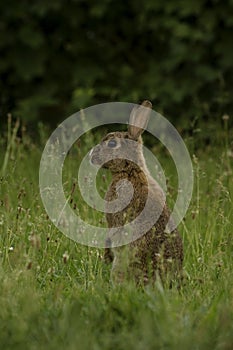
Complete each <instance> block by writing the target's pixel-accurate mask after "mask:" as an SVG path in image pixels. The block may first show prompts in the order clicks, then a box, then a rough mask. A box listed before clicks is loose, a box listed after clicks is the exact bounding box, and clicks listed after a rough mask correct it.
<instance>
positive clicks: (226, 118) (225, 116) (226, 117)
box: [222, 114, 230, 120]
mask: <svg viewBox="0 0 233 350" xmlns="http://www.w3.org/2000/svg"><path fill="white" fill-rule="evenodd" d="M229 118H230V117H229V115H228V114H224V115H223V116H222V120H229Z"/></svg>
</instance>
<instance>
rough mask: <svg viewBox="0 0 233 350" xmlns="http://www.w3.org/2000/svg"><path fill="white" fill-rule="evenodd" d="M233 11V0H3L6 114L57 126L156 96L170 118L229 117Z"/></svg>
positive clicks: (0, 60) (0, 30) (0, 104)
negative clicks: (80, 114)
mask: <svg viewBox="0 0 233 350" xmlns="http://www.w3.org/2000/svg"><path fill="white" fill-rule="evenodd" d="M232 10H233V2H232V0H226V1H224V2H222V1H218V0H197V1H195V2H194V1H183V0H171V1H166V2H164V1H154V0H147V1H146V2H145V3H143V4H141V3H140V2H137V1H132V0H128V1H126V2H125V1H124V2H123V1H113V0H101V1H96V0H95V1H92V0H70V1H68V2H67V1H65V0H59V1H57V0H56V1H50V2H48V1H44V0H39V1H34V2H31V1H28V0H22V1H15V0H9V1H7V2H5V1H1V3H0V14H1V15H0V16H1V21H0V22H1V24H0V38H1V40H0V50H1V55H0V75H1V79H0V91H1V92H0V113H1V115H2V116H4V115H6V113H9V112H10V113H13V115H14V116H16V117H18V116H20V117H21V118H22V119H24V120H27V121H33V120H39V119H40V120H41V119H43V120H44V121H45V120H46V121H47V122H50V123H54V122H57V121H58V120H59V121H60V120H62V119H63V118H64V116H67V115H69V114H70V113H71V112H74V111H75V112H76V111H77V110H79V109H80V108H85V107H87V106H90V105H93V104H96V103H102V102H109V101H127V102H135V103H137V102H139V101H140V100H142V99H144V98H148V99H150V100H152V101H153V103H154V105H155V106H156V110H157V111H158V112H161V113H162V114H165V115H169V116H170V117H171V118H179V117H183V118H184V119H189V120H191V119H193V118H194V117H199V118H209V119H211V120H213V119H214V118H216V117H218V116H219V115H223V114H225V113H228V114H229V113H230V111H231V110H232V99H231V96H232V86H233V81H232V74H231V72H232V62H233V49H232V26H233V20H232V16H230V13H232ZM34 125H36V124H34Z"/></svg>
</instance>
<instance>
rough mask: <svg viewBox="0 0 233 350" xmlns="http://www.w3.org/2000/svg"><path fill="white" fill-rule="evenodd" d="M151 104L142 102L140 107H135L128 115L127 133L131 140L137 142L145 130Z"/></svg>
mask: <svg viewBox="0 0 233 350" xmlns="http://www.w3.org/2000/svg"><path fill="white" fill-rule="evenodd" d="M151 108H152V103H151V102H150V101H147V100H145V101H143V102H142V104H141V105H140V106H135V107H134V108H133V110H132V112H131V113H130V117H129V126H128V133H129V135H130V136H131V137H132V139H134V140H137V139H138V138H139V136H140V135H141V134H142V133H143V131H144V130H145V129H146V127H147V124H148V122H149V118H150V112H151Z"/></svg>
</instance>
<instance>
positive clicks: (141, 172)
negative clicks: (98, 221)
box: [91, 102, 183, 283]
mask: <svg viewBox="0 0 233 350" xmlns="http://www.w3.org/2000/svg"><path fill="white" fill-rule="evenodd" d="M148 104H149V102H146V103H145V102H144V105H143V106H145V107H150V104H149V105H148ZM147 110H148V108H146V110H145V111H144V109H142V110H140V107H139V109H134V110H133V111H132V113H131V116H130V122H131V123H134V124H135V123H136V124H137V126H135V125H134V126H133V125H129V128H128V132H115V133H110V134H108V135H107V136H105V137H104V138H103V139H102V141H101V143H100V144H99V145H97V146H96V147H95V148H94V149H93V151H92V154H91V161H92V163H93V164H99V163H101V162H103V161H105V160H106V163H105V164H104V165H103V167H104V168H108V169H110V171H111V173H112V175H113V177H112V182H111V184H110V186H109V188H108V191H107V193H106V196H105V199H106V201H108V202H109V203H110V202H111V201H113V200H114V199H116V198H117V184H118V183H119V181H120V180H128V181H130V182H131V184H132V185H133V188H134V193H133V198H132V200H131V201H130V203H129V204H128V205H127V206H126V207H125V208H124V209H123V210H122V211H120V212H117V213H107V214H106V219H107V222H108V227H109V228H113V227H117V226H123V225H125V224H126V223H128V222H131V221H132V220H133V219H135V218H136V217H138V215H139V214H140V213H141V211H142V210H143V208H144V206H145V203H146V201H147V197H148V183H149V184H150V186H151V187H152V189H153V191H152V193H151V195H150V197H149V200H150V201H151V203H152V206H151V207H152V208H153V211H151V216H152V217H153V215H155V214H156V212H157V213H158V211H159V213H160V216H159V219H158V220H157V222H156V223H155V225H154V226H153V227H152V228H151V229H150V230H149V231H148V232H147V233H146V234H144V235H142V236H141V237H140V238H138V239H137V240H135V241H133V242H131V243H129V244H128V245H126V246H120V247H115V248H112V249H111V248H106V250H105V260H106V261H110V262H111V261H112V262H113V266H112V273H111V276H112V279H113V280H114V281H115V282H121V281H123V280H125V279H128V278H132V277H133V278H134V279H135V280H136V282H138V283H140V282H142V283H147V282H148V281H149V280H155V278H156V276H157V275H159V276H160V277H161V279H162V280H164V279H166V278H167V277H168V278H169V279H170V280H172V279H173V278H174V277H175V276H179V275H181V270H182V262H183V246H182V240H181V238H180V235H179V233H178V231H177V229H175V230H174V231H173V232H171V233H166V232H165V227H166V225H167V222H168V219H169V215H170V213H169V209H168V208H167V205H166V203H165V202H164V199H165V195H164V193H163V191H162V189H161V187H160V186H159V184H158V183H157V182H156V181H155V179H153V178H152V176H151V175H150V174H149V171H148V169H147V167H146V164H145V160H144V156H143V152H142V139H141V136H140V134H141V133H142V132H143V130H144V128H145V127H146V124H147V122H148V119H149V116H148V114H149V113H148V111H147ZM142 111H143V113H142ZM110 139H114V140H117V147H116V148H111V149H110V150H109V147H108V146H107V142H108V141H109V140H110ZM130 139H133V140H136V141H137V146H136V147H135V144H134V145H132V143H131V144H130V143H129V142H128V141H127V140H130ZM119 150H120V151H121V156H122V155H124V154H125V155H128V154H130V155H131V157H132V159H133V160H134V159H135V161H137V163H138V164H139V166H138V165H137V164H135V163H134V162H132V161H129V160H127V159H124V157H122V159H114V160H108V156H109V155H110V153H111V154H113V153H114V154H115V155H117V152H119ZM124 152H125V153H124ZM145 220H146V218H145ZM142 224H143V223H142ZM110 240H111V238H110V237H109V238H108V243H109V242H110Z"/></svg>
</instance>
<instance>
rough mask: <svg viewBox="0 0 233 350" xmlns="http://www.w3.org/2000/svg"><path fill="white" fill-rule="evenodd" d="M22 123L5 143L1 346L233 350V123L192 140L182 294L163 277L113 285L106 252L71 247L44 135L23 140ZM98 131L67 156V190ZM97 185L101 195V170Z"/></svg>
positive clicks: (0, 191)
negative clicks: (43, 191) (49, 207)
mask: <svg viewBox="0 0 233 350" xmlns="http://www.w3.org/2000/svg"><path fill="white" fill-rule="evenodd" d="M18 128H19V124H18V123H16V124H12V123H11V121H10V120H9V126H8V137H7V136H6V137H5V138H3V139H2V141H1V154H0V159H1V162H2V170H1V176H0V285H1V289H0V348H1V349H4V350H7V349H11V350H12V349H17V350H18V349H30V350H33V349H44V348H45V349H94V350H98V349H113V348H115V349H136V350H137V349H138V350H139V349H198V350H199V349H203V350H204V349H205V350H206V349H219V350H220V349H226V350H227V349H229V350H230V349H232V348H233V277H232V271H233V240H232V234H233V227H232V226H233V225H232V221H233V220H232V218H233V203H232V198H233V182H232V171H233V164H232V163H233V155H232V148H231V147H232V144H230V140H231V135H230V130H228V126H227V121H225V120H224V125H222V126H221V125H220V127H218V128H216V131H214V132H213V134H212V140H213V141H212V142H211V144H210V145H208V146H207V147H206V148H205V149H204V147H205V144H204V143H203V142H202V139H203V140H204V136H205V132H208V131H200V132H199V135H197V138H195V137H196V136H195V134H194V136H195V137H194V136H192V137H191V136H190V137H187V138H186V142H187V145H188V147H189V150H190V153H191V155H192V159H193V166H194V175H195V188H194V192H193V198H192V203H191V205H190V208H189V211H188V213H187V215H186V218H185V221H184V223H183V224H181V225H180V227H179V229H180V232H181V234H182V237H183V241H184V251H185V261H184V270H185V274H186V281H185V283H184V285H183V286H182V287H181V289H180V290H179V291H178V290H176V289H166V288H163V286H162V285H161V284H160V283H159V282H157V283H156V284H155V285H154V286H147V287H145V288H144V289H142V288H141V289H136V288H135V286H134V285H133V284H128V283H127V284H123V285H121V286H113V285H112V284H111V282H110V280H109V274H110V267H109V266H106V265H105V264H104V263H103V261H102V259H101V257H102V254H103V251H102V250H97V249H93V248H90V247H85V246H81V245H79V244H77V243H74V242H73V241H71V240H69V239H68V238H67V237H65V236H64V235H62V234H61V233H60V232H59V231H58V230H57V229H56V228H55V226H53V224H52V223H51V222H50V220H49V219H48V217H47V215H46V212H45V210H44V208H43V205H42V203H41V199H40V195H39V188H38V168H39V161H40V156H41V152H42V145H43V144H44V142H45V141H46V135H44V133H43V128H41V129H40V131H41V133H40V135H41V138H42V139H41V140H40V141H39V142H38V144H37V145H36V144H34V143H33V142H32V140H31V139H30V138H29V137H28V136H27V134H26V133H25V132H23V137H22V138H21V139H19V138H17V134H18ZM45 134H46V133H45ZM99 136H100V135H98V134H97V136H95V137H94V138H93V135H86V138H84V139H83V141H82V142H81V146H80V144H78V145H75V146H74V150H73V151H72V152H71V153H70V155H69V157H68V159H67V160H66V163H65V168H64V188H65V192H66V194H67V195H68V194H69V193H71V192H72V186H73V184H74V183H77V182H76V181H77V180H76V177H75V174H77V166H78V163H79V161H80V159H81V158H82V155H84V154H85V153H86V152H87V150H88V149H90V148H91V147H92V145H93V141H96V140H95V138H96V139H98V137H99ZM196 139H197V141H196ZM153 151H154V152H155V153H158V158H160V157H161V160H162V163H163V166H164V168H165V169H167V171H168V172H169V176H168V180H169V184H170V185H169V187H170V189H171V192H172V191H173V190H174V188H173V187H174V186H175V185H173V184H175V183H176V179H175V171H174V169H173V170H172V171H171V170H169V169H170V163H169V160H168V157H167V155H166V152H164V151H162V150H160V148H159V146H155V147H154V148H153ZM160 151H161V152H162V153H161V154H160ZM194 154H195V155H194ZM107 178H108V177H107ZM98 182H99V185H100V186H101V187H102V193H104V191H105V189H106V187H107V181H105V180H104V178H103V177H102V174H100V176H99V178H98ZM174 191H175V190H174ZM72 205H73V206H74V207H76V210H77V209H79V211H80V213H81V215H82V216H83V217H84V218H85V219H86V220H89V221H90V222H91V221H96V222H98V223H99V222H102V220H103V218H102V217H101V216H99V215H98V214H96V213H95V212H94V211H93V210H90V209H89V208H88V207H87V206H85V205H84V203H83V202H82V201H80V198H79V194H78V190H76V189H75V191H74V194H73V199H72Z"/></svg>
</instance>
